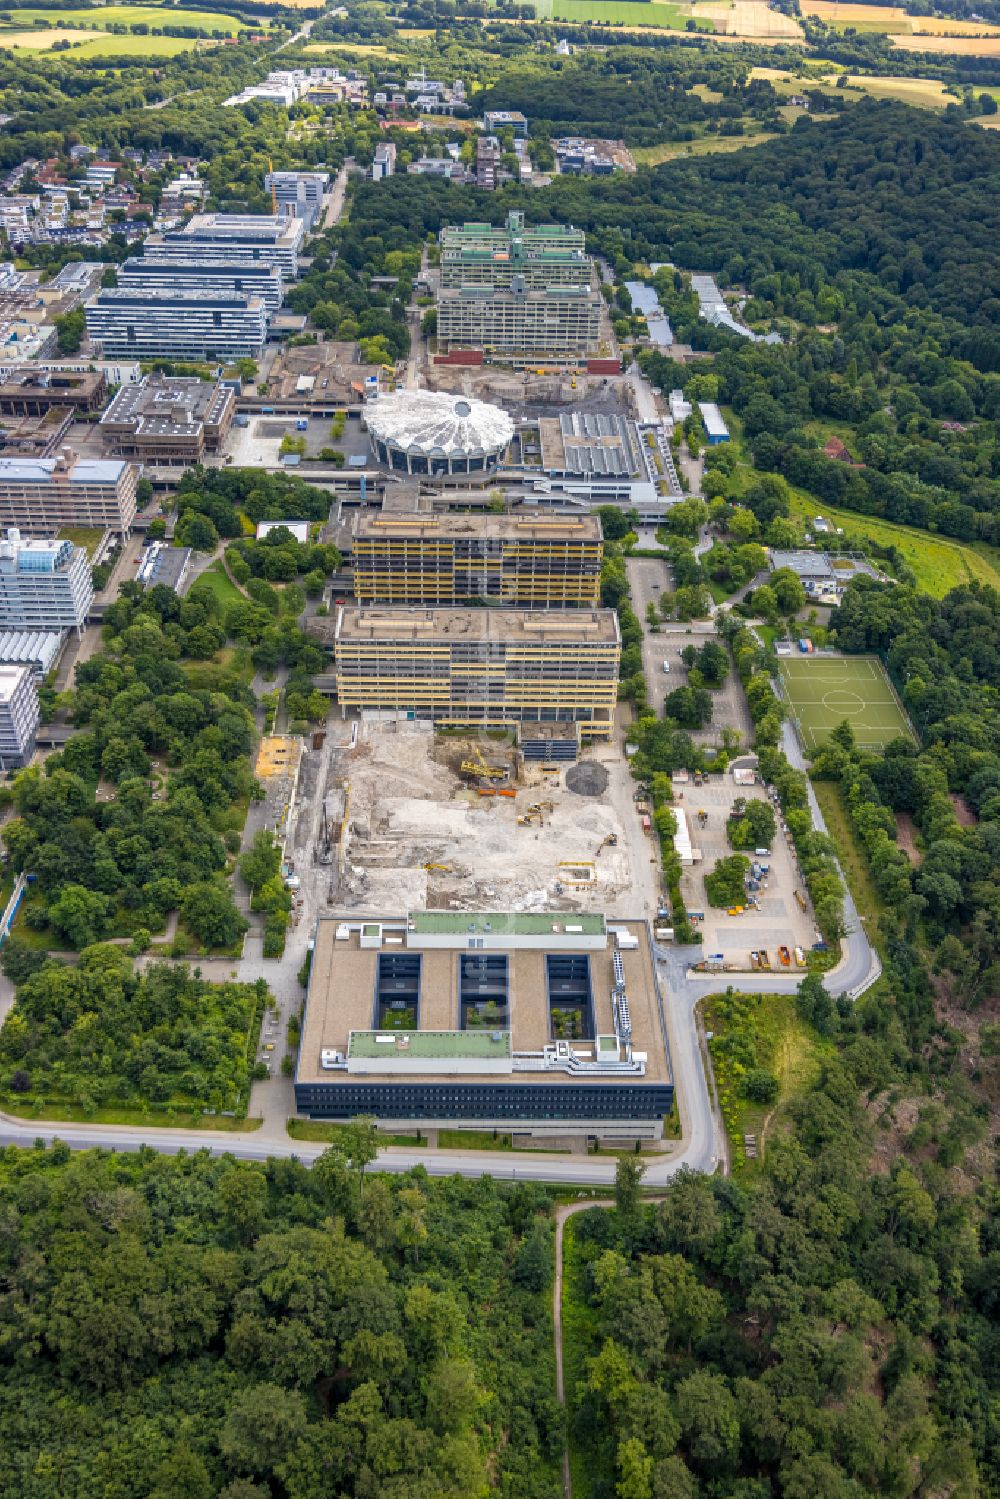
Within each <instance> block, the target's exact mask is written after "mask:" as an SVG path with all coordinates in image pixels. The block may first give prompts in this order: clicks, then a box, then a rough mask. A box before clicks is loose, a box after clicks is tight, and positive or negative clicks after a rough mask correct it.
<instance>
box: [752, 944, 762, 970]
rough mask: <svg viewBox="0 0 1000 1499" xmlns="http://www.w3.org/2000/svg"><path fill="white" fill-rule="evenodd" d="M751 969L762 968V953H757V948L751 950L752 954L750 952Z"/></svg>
mask: <svg viewBox="0 0 1000 1499" xmlns="http://www.w3.org/2000/svg"><path fill="white" fill-rule="evenodd" d="M750 967H751V968H759V967H760V953H759V952H758V951H757V949H756V948H753V949H751V952H750Z"/></svg>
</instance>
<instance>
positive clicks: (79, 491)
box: [0, 449, 137, 535]
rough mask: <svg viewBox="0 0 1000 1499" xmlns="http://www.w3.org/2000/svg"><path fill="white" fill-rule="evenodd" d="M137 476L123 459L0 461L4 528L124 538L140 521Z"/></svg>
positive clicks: (64, 454) (69, 457)
mask: <svg viewBox="0 0 1000 1499" xmlns="http://www.w3.org/2000/svg"><path fill="white" fill-rule="evenodd" d="M136 479H137V472H136V469H135V468H134V467H133V465H132V464H131V463H126V462H124V461H123V460H122V459H115V458H105V459H93V458H74V456H73V454H72V453H70V452H68V451H67V450H65V449H64V450H63V451H62V452H60V453H58V454H57V455H56V456H55V457H54V458H31V459H27V458H24V459H20V458H0V526H16V527H18V528H19V529H20V530H23V531H28V532H32V531H34V532H36V533H37V532H38V531H40V530H42V531H53V532H54V531H58V529H59V527H60V526H94V527H100V528H101V529H102V530H105V529H106V530H110V531H118V532H120V533H121V534H122V535H124V534H125V533H126V532H127V531H128V530H129V528H130V527H131V525H132V522H133V520H134V519H135V509H136V504H135V487H136Z"/></svg>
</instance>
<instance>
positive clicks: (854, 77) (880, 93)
mask: <svg viewBox="0 0 1000 1499" xmlns="http://www.w3.org/2000/svg"><path fill="white" fill-rule="evenodd" d="M830 81H832V80H830ZM847 86H848V88H858V89H861V90H862V91H863V92H864V93H866V94H870V95H871V97H872V98H873V99H899V100H901V101H902V103H903V104H914V105H916V106H917V108H918V109H919V108H923V109H944V107H945V105H946V104H954V103H955V95H954V94H949V93H947V92H946V91H945V85H944V84H943V83H942V82H941V80H940V79H939V78H870V77H869V76H868V74H867V73H850V74H849V75H848V78H847Z"/></svg>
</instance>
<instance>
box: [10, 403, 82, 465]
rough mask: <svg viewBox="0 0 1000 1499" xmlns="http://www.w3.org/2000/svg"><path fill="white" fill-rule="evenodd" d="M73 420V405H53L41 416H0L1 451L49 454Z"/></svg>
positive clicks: (28, 455) (20, 455)
mask: <svg viewBox="0 0 1000 1499" xmlns="http://www.w3.org/2000/svg"><path fill="white" fill-rule="evenodd" d="M72 422H73V411H72V408H71V407H69V406H50V407H49V408H48V410H47V411H44V412H42V414H41V415H40V416H0V455H2V456H3V457H4V458H49V457H51V456H52V454H53V453H54V452H55V450H56V448H58V447H59V445H60V444H61V442H62V440H63V438H64V437H65V436H66V434H67V432H68V431H69V429H70V427H71V425H72Z"/></svg>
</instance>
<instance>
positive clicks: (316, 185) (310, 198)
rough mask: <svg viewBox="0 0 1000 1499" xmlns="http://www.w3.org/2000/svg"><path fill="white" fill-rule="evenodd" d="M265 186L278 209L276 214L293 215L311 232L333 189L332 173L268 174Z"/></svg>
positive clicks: (265, 178)
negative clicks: (324, 200) (325, 194)
mask: <svg viewBox="0 0 1000 1499" xmlns="http://www.w3.org/2000/svg"><path fill="white" fill-rule="evenodd" d="M264 186H265V187H266V188H267V189H268V191H269V192H270V193H271V195H272V198H273V199H274V202H275V204H276V205H277V207H276V210H275V211H276V212H277V213H281V212H282V211H284V212H285V213H290V214H293V215H294V216H295V218H297V219H302V220H303V222H304V223H305V226H306V229H307V230H311V229H312V227H313V225H314V224H315V222H316V220H317V218H318V217H319V211H320V209H321V208H322V206H323V194H324V193H325V192H326V190H327V188H328V187H329V186H330V173H329V172H268V173H266V175H265V177H264Z"/></svg>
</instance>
